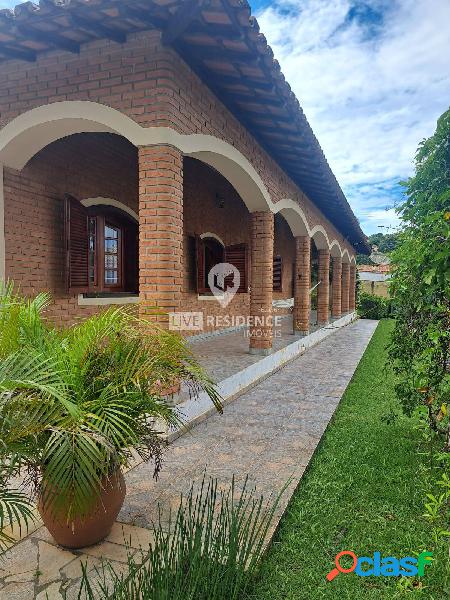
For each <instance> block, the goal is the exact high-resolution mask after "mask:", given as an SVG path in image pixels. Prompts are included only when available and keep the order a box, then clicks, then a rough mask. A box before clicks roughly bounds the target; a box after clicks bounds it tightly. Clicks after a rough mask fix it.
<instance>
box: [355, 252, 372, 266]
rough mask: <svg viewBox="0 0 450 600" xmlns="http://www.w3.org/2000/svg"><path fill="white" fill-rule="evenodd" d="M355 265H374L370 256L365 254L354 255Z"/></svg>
mask: <svg viewBox="0 0 450 600" xmlns="http://www.w3.org/2000/svg"><path fill="white" fill-rule="evenodd" d="M356 264H357V265H375V263H374V262H373V260H372V259H371V258H370V256H367V255H366V254H357V255H356Z"/></svg>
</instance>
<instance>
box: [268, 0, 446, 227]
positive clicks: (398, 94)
mask: <svg viewBox="0 0 450 600" xmlns="http://www.w3.org/2000/svg"><path fill="white" fill-rule="evenodd" d="M350 11H352V13H353V14H354V13H355V11H359V13H360V14H361V11H365V14H366V15H367V14H369V13H370V14H371V15H372V16H376V15H377V14H378V16H381V18H379V19H376V18H375V19H367V18H360V19H353V20H351V19H349V12H350ZM352 13H350V14H352ZM257 16H258V21H259V23H260V26H261V31H263V32H264V34H265V35H266V37H267V39H268V41H269V43H270V44H271V45H272V47H273V49H274V52H275V56H276V57H277V59H278V60H279V61H280V63H281V67H282V69H283V72H284V74H285V75H286V79H287V80H288V81H289V83H290V84H291V86H292V88H293V90H294V91H295V93H296V94H297V96H298V98H299V100H300V103H301V105H302V107H303V109H304V111H305V113H306V116H307V117H308V120H309V121H310V123H311V126H312V127H313V130H314V132H315V134H316V135H317V137H318V139H319V142H320V144H321V146H322V148H323V150H324V152H325V155H326V157H327V159H328V161H329V163H330V166H331V168H332V169H333V171H334V173H335V174H336V176H337V178H338V180H339V182H340V183H341V185H342V187H343V189H344V191H345V193H346V194H347V197H348V198H349V200H350V203H351V204H352V207H353V208H354V210H355V212H356V214H357V216H358V217H359V219H360V220H361V223H362V225H363V228H364V229H365V231H366V232H368V233H371V232H374V231H376V230H377V228H378V225H387V224H392V225H397V224H398V221H397V218H396V216H395V212H394V211H393V210H388V211H387V212H386V211H385V210H384V209H385V207H386V206H392V205H393V204H394V202H395V201H396V200H398V194H399V192H398V188H397V185H396V182H397V181H398V180H400V179H405V178H406V177H408V176H409V175H410V174H411V173H412V169H413V159H414V154H415V151H416V148H417V145H418V143H419V142H420V141H421V140H422V139H423V138H424V137H428V136H430V135H431V134H432V133H433V131H434V128H435V124H436V120H437V118H438V117H439V115H440V114H441V113H442V112H444V110H446V109H447V108H448V107H449V105H450V69H449V66H448V57H449V56H450V36H449V35H448V28H447V27H446V26H445V24H446V23H450V2H449V1H448V0H392V1H390V2H388V1H387V0H366V1H365V2H363V1H361V0H275V1H274V2H272V4H271V5H270V6H269V7H267V8H265V9H263V10H261V11H260V12H259V13H258V14H257Z"/></svg>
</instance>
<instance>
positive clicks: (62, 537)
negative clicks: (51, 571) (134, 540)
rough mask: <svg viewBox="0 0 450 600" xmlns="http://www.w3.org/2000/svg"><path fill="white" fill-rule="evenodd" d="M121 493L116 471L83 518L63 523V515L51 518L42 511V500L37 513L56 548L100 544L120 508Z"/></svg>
mask: <svg viewBox="0 0 450 600" xmlns="http://www.w3.org/2000/svg"><path fill="white" fill-rule="evenodd" d="M125 494H126V486H125V479H124V478H123V475H122V472H121V471H120V470H118V471H117V473H116V474H115V475H113V476H112V477H110V478H109V479H108V480H107V481H106V482H105V484H104V485H103V487H102V491H101V494H100V496H99V498H98V501H97V503H96V504H95V506H93V507H92V510H91V512H90V514H89V515H88V516H87V517H84V518H79V517H78V518H75V519H74V520H73V521H71V522H67V521H66V520H65V519H64V517H63V516H59V517H57V518H55V516H54V515H53V514H52V513H51V511H50V510H49V509H48V507H46V508H45V509H44V507H43V505H42V501H39V503H38V510H39V513H40V515H41V517H42V520H43V521H44V525H45V526H46V527H47V529H48V530H49V532H50V533H51V535H52V537H53V538H54V540H55V541H56V542H57V543H58V544H59V545H60V546H64V547H65V548H83V547H85V546H92V545H93V544H96V543H97V542H100V541H101V540H103V539H104V538H105V537H106V536H107V535H108V534H109V532H110V531H111V528H112V526H113V524H114V522H115V520H116V518H117V515H118V514H119V512H120V509H121V508H122V504H123V501H124V499H125Z"/></svg>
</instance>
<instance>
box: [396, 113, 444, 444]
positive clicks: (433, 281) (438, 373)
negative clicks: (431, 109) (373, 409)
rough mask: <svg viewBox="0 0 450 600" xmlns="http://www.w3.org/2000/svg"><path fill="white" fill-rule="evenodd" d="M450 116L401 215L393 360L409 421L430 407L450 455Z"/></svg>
mask: <svg viewBox="0 0 450 600" xmlns="http://www.w3.org/2000/svg"><path fill="white" fill-rule="evenodd" d="M449 140H450V110H448V111H447V112H446V113H444V114H443V115H442V116H441V117H440V119H439V120H438V124H437V128H436V132H435V133H434V135H433V136H431V137H430V138H429V139H427V140H424V141H423V142H422V143H421V144H420V146H419V149H418V151H417V154H416V165H415V166H416V170H415V175H414V176H413V177H411V178H410V179H409V180H408V181H407V182H405V184H404V185H405V188H406V199H405V201H404V202H403V204H402V205H401V207H400V208H399V214H400V218H401V220H402V229H401V232H400V236H399V239H400V244H399V246H398V248H397V249H396V250H395V252H394V253H393V255H392V260H393V264H394V271H393V275H392V280H391V285H390V291H391V294H392V297H393V299H394V302H395V306H396V312H397V314H396V327H395V329H394V332H393V340H392V345H391V350H390V358H391V361H392V362H393V366H394V369H395V372H396V374H397V375H398V377H399V383H398V385H397V387H396V392H397V395H398V397H399V399H400V401H401V402H402V405H403V408H404V410H405V411H406V412H407V414H411V412H413V410H414V409H415V408H416V407H417V406H420V405H422V406H425V409H426V411H427V413H428V419H429V424H430V427H432V429H433V430H434V431H435V432H437V433H438V434H439V435H440V436H441V437H442V440H443V446H444V448H445V449H446V450H447V451H449V452H450V420H449V418H448V412H449V411H448V404H449V399H450V210H449V207H450V152H449Z"/></svg>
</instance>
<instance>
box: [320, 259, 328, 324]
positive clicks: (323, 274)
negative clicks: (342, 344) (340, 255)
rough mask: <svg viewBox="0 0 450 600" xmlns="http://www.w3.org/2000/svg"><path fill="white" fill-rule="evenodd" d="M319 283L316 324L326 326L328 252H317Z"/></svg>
mask: <svg viewBox="0 0 450 600" xmlns="http://www.w3.org/2000/svg"><path fill="white" fill-rule="evenodd" d="M319 281H320V285H319V287H318V288H317V323H318V324H319V325H326V324H327V323H328V320H329V318H330V251H329V250H328V249H322V250H319Z"/></svg>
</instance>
